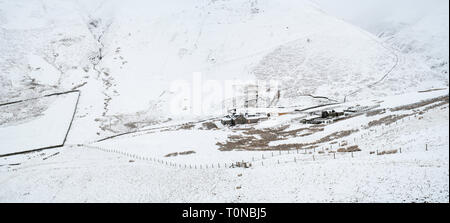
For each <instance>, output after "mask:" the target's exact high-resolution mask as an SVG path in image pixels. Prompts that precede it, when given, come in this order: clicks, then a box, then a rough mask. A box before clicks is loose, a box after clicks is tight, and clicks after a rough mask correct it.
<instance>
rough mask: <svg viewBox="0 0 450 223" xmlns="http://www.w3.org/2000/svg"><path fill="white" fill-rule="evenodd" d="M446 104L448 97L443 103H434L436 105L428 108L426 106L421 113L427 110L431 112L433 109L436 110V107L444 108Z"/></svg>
mask: <svg viewBox="0 0 450 223" xmlns="http://www.w3.org/2000/svg"><path fill="white" fill-rule="evenodd" d="M446 104H448V97H447V100H445V101H442V102H439V103H436V104H434V105H430V106H427V107H425V108H424V109H423V111H425V112H426V111H428V110H431V109H434V108H437V107H441V106H444V105H446Z"/></svg>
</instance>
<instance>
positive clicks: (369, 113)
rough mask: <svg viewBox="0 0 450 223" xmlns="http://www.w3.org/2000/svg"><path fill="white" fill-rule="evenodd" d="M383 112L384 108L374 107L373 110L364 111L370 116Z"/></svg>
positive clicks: (384, 111)
mask: <svg viewBox="0 0 450 223" xmlns="http://www.w3.org/2000/svg"><path fill="white" fill-rule="evenodd" d="M384 113H386V109H384V108H382V109H376V110H373V111H369V112H367V113H366V116H367V117H370V116H375V115H380V114H384Z"/></svg>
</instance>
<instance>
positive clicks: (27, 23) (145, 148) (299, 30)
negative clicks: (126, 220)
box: [0, 0, 448, 202]
mask: <svg viewBox="0 0 450 223" xmlns="http://www.w3.org/2000/svg"><path fill="white" fill-rule="evenodd" d="M323 1H325V0H323ZM348 1H350V0H348ZM418 1H419V0H418ZM438 1H442V0H433V2H438ZM333 2H336V1H333ZM427 5H428V6H430V10H431V9H432V11H430V12H429V13H426V14H420V16H419V17H415V18H416V19H415V20H408V23H404V22H403V20H397V18H390V17H386V20H383V21H381V22H380V23H370V22H371V21H370V20H364V21H365V22H368V23H358V22H355V21H354V20H349V19H347V18H344V19H341V18H339V16H338V17H336V16H335V14H334V13H332V12H329V11H328V10H324V9H322V5H321V4H320V1H319V0H316V1H313V0H283V1H276V0H166V1H159V0H128V1H120V0H65V1H60V0H14V1H10V0H0V106H1V109H0V130H1V131H0V139H2V140H3V141H4V142H2V141H0V156H3V155H5V154H6V155H7V156H4V157H1V158H0V182H2V187H0V202H1V201H68V200H69V201H94V202H95V201H145V202H148V201H150V202H152V201H162V202H173V201H195V202H198V201H227V202H239V201H272V202H273V201H290V202H292V201H293V202H305V201H319V202H330V201H348V202H357V201H369V202H370V201H399V202H402V201H403V202H405V201H406V202H416V201H424V202H430V201H434V202H445V201H448V130H447V129H448V9H445V8H444V6H447V8H448V2H446V3H445V4H440V5H439V7H438V6H434V5H432V4H431V3H430V4H427ZM442 5H444V6H442ZM431 6H433V7H431ZM379 10H380V11H383V8H382V7H380V8H379ZM367 16H369V15H367ZM361 18H363V17H361ZM361 21H363V19H361ZM372 21H375V19H373V18H372ZM194 73H196V75H195V76H194V75H193V74H194ZM199 73H200V74H201V75H202V78H203V81H204V83H208V82H207V81H208V80H213V81H216V82H209V85H206V84H205V86H202V85H195V83H196V81H198V80H197V79H196V78H198V77H199V76H198V75H197V74H199ZM230 80H231V81H236V82H238V83H247V82H246V81H248V80H249V81H269V80H276V81H279V84H280V85H279V89H280V91H279V94H278V91H277V90H278V89H276V88H271V89H270V91H262V92H258V94H257V95H258V96H256V97H259V98H258V99H260V98H263V97H264V96H263V95H265V94H268V92H269V93H276V94H275V97H274V98H269V99H274V100H271V103H270V104H271V105H272V106H271V107H270V108H264V109H261V108H259V110H257V109H255V110H253V111H263V110H264V111H265V112H267V114H269V115H267V114H263V115H264V118H262V119H261V120H259V122H258V123H253V124H243V125H239V126H233V127H230V126H226V125H224V124H222V123H221V122H220V120H219V116H221V115H223V114H222V112H223V111H225V110H226V109H229V108H231V107H234V105H235V103H236V101H237V103H238V104H244V100H245V97H240V96H236V97H233V96H231V97H225V98H224V97H222V95H221V94H216V93H218V92H219V93H222V92H221V91H218V89H222V88H226V87H227V86H225V85H226V84H227V82H228V81H230ZM175 83H178V84H179V83H182V84H187V85H188V86H189V84H191V86H190V87H191V88H190V89H188V91H186V92H184V93H185V94H182V95H181V96H182V97H181V98H180V92H182V91H179V89H178V88H176V86H177V85H175ZM212 83H215V84H217V83H218V85H214V84H212ZM174 86H175V87H174ZM206 87H209V88H206ZM247 89H249V88H247ZM224 90H226V89H224ZM240 90H242V89H240ZM197 91H199V92H200V93H199V95H200V96H201V97H202V98H204V99H205V98H206V99H209V100H211V101H210V102H211V104H206V103H204V104H202V103H200V104H201V105H203V106H204V105H207V106H206V108H202V109H205V110H203V111H202V112H199V113H194V112H193V108H195V106H194V105H196V103H197V102H198V101H195V100H193V99H192V97H193V96H194V95H195V96H198V95H197ZM62 92H72V93H74V92H77V93H76V98H75V97H74V96H73V95H72V96H71V97H69V96H68V95H67V98H65V96H61V94H58V93H62ZM78 92H79V94H78ZM55 93H56V94H55ZM241 93H242V92H241ZM260 93H261V94H260ZM43 95H47V96H56V95H59V96H58V97H57V98H56V97H55V98H53V97H47V98H42V96H43ZM272 96H273V94H272ZM278 96H279V97H278ZM25 99H26V100H25ZM63 99H64V100H63ZM175 99H177V100H180V101H181V103H179V104H177V105H181V106H180V107H181V108H182V110H183V111H186V112H182V113H177V114H174V113H172V109H171V108H172V106H173V105H174V103H173V102H174V101H175ZM197 99H198V98H197ZM263 99H267V98H263ZM13 101H15V103H11V102H13ZM260 101H261V100H260ZM175 102H179V101H175ZM375 108H376V109H375ZM322 109H327V110H328V111H329V110H335V109H336V110H339V111H344V110H346V112H345V113H342V115H341V116H339V118H334V119H324V120H322V121H320V122H322V123H321V124H307V123H312V122H314V121H317V120H320V119H318V117H316V116H319V117H320V115H321V111H322ZM371 109H372V110H371ZM18 110H19V111H20V112H17V111H18ZM242 110H243V109H239V110H238V111H242ZM74 111H75V112H74ZM247 111H248V110H247ZM255 113H256V112H255ZM263 113H264V112H263ZM333 113H334V114H337V113H335V112H333ZM339 113H340V112H339ZM72 114H73V115H74V116H72ZM259 115H260V116H256V117H259V118H260V117H262V115H261V114H259ZM72 117H73V120H72V119H71V118H72ZM313 117H315V118H313ZM310 118H312V119H311V120H307V119H310ZM316 123H317V122H316ZM44 139H45V140H44ZM61 143H63V144H64V145H63V146H59V145H60V144H61ZM344 144H345V145H344ZM336 145H339V146H340V147H341V148H337V146H336ZM55 146H57V147H58V148H54V149H50V150H44V151H39V152H28V153H25V154H19V155H13V156H11V155H10V153H16V152H23V151H29V150H32V149H37V150H41V149H42V148H47V149H48V148H52V147H55ZM424 146H425V151H424ZM428 146H430V147H429V150H428ZM400 147H401V148H403V153H402V150H401V149H400ZM350 148H353V149H354V148H357V149H358V150H353V149H352V150H351V151H348V150H349V149H350ZM394 149H395V151H396V152H392V151H393V150H394ZM397 149H399V152H398V153H397ZM299 150H303V153H302V154H300V153H299ZM378 150H379V151H378ZM294 152H295V153H294ZM354 152H355V154H353V153H354ZM274 153H275V154H274ZM386 153H387V154H389V155H390V156H385V154H386ZM8 154H9V155H8ZM244 160H245V161H246V162H247V161H248V162H249V163H252V164H253V165H254V166H252V167H251V168H249V169H235V168H230V167H235V164H236V161H244ZM300 161H301V162H300ZM231 163H232V165H230V164H231ZM355 165H358V167H360V168H358V169H357V170H356V171H355V167H354V166H355ZM224 167H227V168H224ZM424 167H426V168H424ZM309 170H311V172H308V173H307V174H305V171H309ZM30 171H31V172H30ZM314 171H317V172H314ZM243 173H244V175H243ZM268 173H269V174H268ZM316 173H318V174H316ZM430 173H431V174H430ZM247 174H248V175H247ZM267 175H268V177H267ZM68 176H72V177H68ZM236 176H237V177H236ZM242 176H244V177H242ZM298 176H301V177H298ZM305 179H306V180H305ZM330 179H331V180H330ZM425 180H426V181H425ZM118 181H121V182H122V183H117V182H118ZM136 182H143V184H139V183H138V184H136ZM205 182H207V183H205ZM36 185H37V186H36ZM143 185H145V186H143ZM161 185H164V187H161ZM280 185H282V186H281V187H280ZM317 185H319V187H318V186H317ZM417 187H419V189H418V188H417ZM99 188H101V189H100V190H99ZM124 188H125V192H124ZM127 188H128V189H127ZM129 188H134V189H133V190H129ZM254 188H258V189H257V190H255V189H254ZM316 189H318V190H316ZM374 191H375V192H378V191H381V192H380V193H381V194H378V193H374ZM292 194H295V196H292Z"/></svg>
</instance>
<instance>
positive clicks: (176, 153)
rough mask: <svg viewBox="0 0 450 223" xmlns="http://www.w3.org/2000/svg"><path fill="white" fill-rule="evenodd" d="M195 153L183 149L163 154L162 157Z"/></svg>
mask: <svg viewBox="0 0 450 223" xmlns="http://www.w3.org/2000/svg"><path fill="white" fill-rule="evenodd" d="M193 153H195V151H194V150H189V151H184V152H174V153H169V154H167V155H165V156H164V157H172V156H178V155H189V154H193Z"/></svg>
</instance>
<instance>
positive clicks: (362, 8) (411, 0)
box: [312, 0, 449, 31]
mask: <svg viewBox="0 0 450 223" xmlns="http://www.w3.org/2000/svg"><path fill="white" fill-rule="evenodd" d="M312 1H313V2H316V3H317V4H318V5H319V6H320V7H321V8H322V9H323V10H325V11H327V12H329V13H330V14H332V15H335V16H337V17H339V18H342V19H344V20H347V21H349V22H351V23H353V24H355V25H358V26H360V27H362V28H364V29H366V30H369V31H373V29H374V28H375V27H377V26H378V25H379V24H381V23H386V22H396V23H400V22H402V23H411V22H414V21H417V20H419V19H420V18H422V17H423V16H425V15H427V14H429V13H435V12H436V10H440V11H441V12H442V10H446V11H447V13H448V2H449V1H448V0H312Z"/></svg>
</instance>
